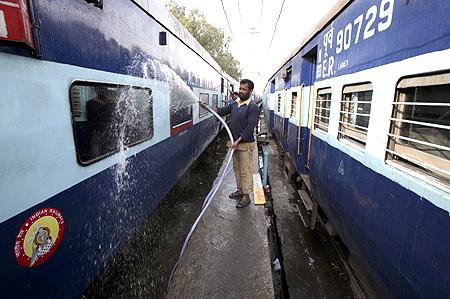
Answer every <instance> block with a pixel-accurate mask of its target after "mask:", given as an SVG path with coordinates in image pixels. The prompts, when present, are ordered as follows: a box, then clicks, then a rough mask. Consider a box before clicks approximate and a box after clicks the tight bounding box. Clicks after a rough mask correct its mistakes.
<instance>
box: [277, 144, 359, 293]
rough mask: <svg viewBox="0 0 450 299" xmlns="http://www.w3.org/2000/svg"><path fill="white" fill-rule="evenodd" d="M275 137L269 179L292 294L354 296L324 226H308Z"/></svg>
mask: <svg viewBox="0 0 450 299" xmlns="http://www.w3.org/2000/svg"><path fill="white" fill-rule="evenodd" d="M284 167H285V165H284V162H283V159H282V158H281V155H280V152H279V148H278V146H277V144H276V142H275V140H273V139H272V140H271V142H270V148H269V179H270V185H271V193H272V198H273V205H274V212H275V214H276V216H277V229H278V235H279V237H280V240H281V243H282V254H283V267H284V271H285V276H286V283H287V287H288V292H289V297H290V298H354V297H355V296H354V294H353V291H352V289H351V287H350V279H349V276H348V274H347V273H346V270H345V267H344V266H343V265H342V263H341V261H340V259H339V257H338V255H337V253H336V251H335V250H334V248H333V244H332V243H331V239H330V237H329V236H328V235H327V234H326V232H325V230H324V229H323V227H322V226H321V225H319V224H317V225H316V229H315V230H314V231H312V230H310V229H309V228H305V227H304V225H303V223H302V220H301V218H300V216H299V208H302V207H301V205H302V203H301V200H300V198H299V196H298V194H297V191H296V190H297V186H295V183H294V182H292V181H290V180H289V179H288V178H287V176H286V175H285V174H284V172H283V171H284Z"/></svg>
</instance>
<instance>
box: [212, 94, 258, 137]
mask: <svg viewBox="0 0 450 299" xmlns="http://www.w3.org/2000/svg"><path fill="white" fill-rule="evenodd" d="M217 113H218V114H219V115H220V116H225V115H228V114H231V117H230V122H229V124H228V126H229V127H230V130H231V133H232V134H233V138H234V140H237V139H238V138H239V136H242V138H243V139H244V142H253V141H255V137H254V136H253V131H254V130H255V127H256V124H257V123H258V118H259V108H258V105H256V103H255V102H254V101H250V102H249V103H248V104H243V105H241V107H238V103H237V102H234V103H231V104H230V105H228V106H225V107H222V108H218V109H217Z"/></svg>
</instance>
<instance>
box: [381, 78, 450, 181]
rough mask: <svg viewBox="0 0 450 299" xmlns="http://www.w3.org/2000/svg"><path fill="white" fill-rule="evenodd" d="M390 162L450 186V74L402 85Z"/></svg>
mask: <svg viewBox="0 0 450 299" xmlns="http://www.w3.org/2000/svg"><path fill="white" fill-rule="evenodd" d="M387 159H388V160H392V161H395V162H398V163H402V164H403V165H406V166H408V167H410V168H413V169H414V170H416V171H420V172H423V173H426V174H429V175H432V176H434V177H437V178H439V179H441V180H443V181H444V182H445V183H446V184H448V185H450V74H441V75H433V76H423V77H415V78H407V79H403V80H401V81H400V82H399V83H398V85H397V91H396V99H395V102H394V103H393V112H392V118H391V129H390V132H389V142H388V147H387Z"/></svg>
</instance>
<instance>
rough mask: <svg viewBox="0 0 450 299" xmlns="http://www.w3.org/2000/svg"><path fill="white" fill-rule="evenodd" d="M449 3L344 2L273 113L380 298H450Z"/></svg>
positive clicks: (311, 43)
mask: <svg viewBox="0 0 450 299" xmlns="http://www.w3.org/2000/svg"><path fill="white" fill-rule="evenodd" d="M449 12H450V2H448V1H442V0H432V1H420V0H419V1H401V0H376V1H362V0H360V1H357V0H355V1H340V2H339V3H338V4H337V5H336V6H335V7H334V8H333V10H332V11H331V12H330V14H328V15H327V16H326V17H325V18H324V19H323V20H322V21H321V22H320V24H319V25H318V26H317V27H316V28H315V29H314V31H313V32H312V33H311V34H310V35H309V36H308V37H307V38H306V39H305V41H304V42H303V43H302V44H301V45H300V47H299V48H297V49H296V50H294V51H293V52H292V54H291V55H290V56H289V57H288V59H287V60H286V61H285V62H284V63H283V65H282V66H281V67H280V68H279V69H278V70H277V72H276V73H275V74H274V75H273V76H272V78H270V80H269V82H268V84H267V85H266V88H265V95H264V101H265V103H264V104H265V105H264V106H265V114H266V117H267V121H268V126H269V128H270V129H271V130H272V131H273V132H274V134H275V136H276V138H277V139H278V140H279V142H280V144H281V145H282V146H283V149H284V150H285V151H286V153H287V154H288V156H289V157H290V159H291V161H292V162H293V164H294V165H295V168H296V170H297V171H298V173H300V174H307V175H309V178H310V180H311V185H312V191H311V193H312V197H313V199H314V200H317V201H318V203H319V205H320V207H321V208H322V210H323V211H324V213H325V214H326V216H327V218H328V220H329V222H330V224H331V225H332V226H333V227H334V228H335V230H336V231H337V233H338V234H339V236H340V237H341V239H342V240H343V242H344V243H345V245H346V246H347V247H348V249H349V251H350V258H351V260H353V261H354V265H355V267H357V268H359V270H360V272H361V273H367V274H368V275H369V280H370V281H371V284H373V285H374V286H375V287H376V290H377V292H378V294H377V296H383V297H390V298H415V297H419V298H447V297H449V296H450V283H449V282H450V268H449V267H448V265H449V262H450V251H449V250H448V248H449V246H450V233H449V229H450V216H449V212H450V59H449V58H450V39H449V35H450V23H449V22H448V13H449Z"/></svg>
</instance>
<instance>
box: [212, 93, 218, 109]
mask: <svg viewBox="0 0 450 299" xmlns="http://www.w3.org/2000/svg"><path fill="white" fill-rule="evenodd" d="M212 106H213V107H216V108H217V107H219V95H217V94H213V95H212Z"/></svg>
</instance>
